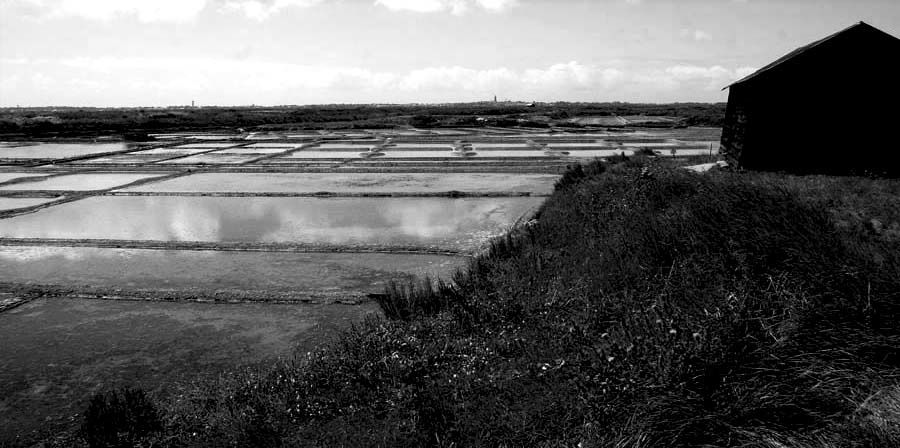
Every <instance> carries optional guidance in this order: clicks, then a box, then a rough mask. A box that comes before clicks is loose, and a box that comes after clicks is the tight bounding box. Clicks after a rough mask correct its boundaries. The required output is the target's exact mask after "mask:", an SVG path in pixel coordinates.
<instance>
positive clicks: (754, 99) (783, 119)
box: [721, 22, 900, 175]
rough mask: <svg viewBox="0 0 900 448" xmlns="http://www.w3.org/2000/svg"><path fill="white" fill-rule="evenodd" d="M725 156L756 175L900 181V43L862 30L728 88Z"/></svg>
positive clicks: (860, 27)
mask: <svg viewBox="0 0 900 448" xmlns="http://www.w3.org/2000/svg"><path fill="white" fill-rule="evenodd" d="M726 89H729V92H728V108H727V109H726V113H725V127H724V129H723V130H722V144H721V151H722V153H723V154H725V156H726V158H727V159H729V161H730V162H731V163H732V164H736V165H737V166H738V167H741V168H745V169H750V170H768V171H787V172H794V173H828V174H865V173H873V174H889V175H900V132H898V133H897V134H895V132H897V131H900V39H897V38H896V37H894V36H891V35H890V34H887V33H885V32H883V31H881V30H878V29H877V28H875V27H872V26H870V25H868V24H866V23H863V22H860V23H858V24H856V25H853V26H851V27H850V28H847V29H845V30H843V31H840V32H838V33H836V34H833V35H831V36H828V37H826V38H824V39H822V40H819V41H816V42H813V43H811V44H809V45H807V46H805V47H801V48H798V49H796V50H794V51H793V52H791V53H789V54H787V55H785V56H784V57H782V58H781V59H778V60H777V61H775V62H773V63H771V64H769V65H767V66H765V67H763V68H762V69H760V70H758V71H756V72H755V73H753V74H752V75H750V76H748V77H746V78H744V79H742V80H740V81H737V82H735V83H734V84H731V85H730V86H728V87H726Z"/></svg>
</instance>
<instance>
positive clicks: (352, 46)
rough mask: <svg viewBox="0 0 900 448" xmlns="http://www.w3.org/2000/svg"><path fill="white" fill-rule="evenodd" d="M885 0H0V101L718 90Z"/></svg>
mask: <svg viewBox="0 0 900 448" xmlns="http://www.w3.org/2000/svg"><path fill="white" fill-rule="evenodd" d="M861 20H862V21H865V22H867V23H869V24H871V25H873V26H876V27H878V28H880V29H882V30H884V31H886V32H888V33H891V34H893V35H895V36H900V1H898V0H0V106H16V105H21V106H96V107H101V106H114V107H118V106H175V105H187V104H190V103H191V101H195V102H196V104H197V105H222V106H225V105H251V104H255V105H287V104H334V103H445V102H469V101H484V100H490V99H492V98H493V97H494V95H496V96H497V97H498V98H499V99H500V100H521V101H547V102H549V101H585V102H588V101H591V102H593V101H604V102H605V101H627V102H649V103H667V102H718V101H726V100H727V92H723V91H722V88H723V87H725V86H727V85H728V84H729V83H731V82H733V81H735V80H737V79H740V78H742V77H743V76H746V75H748V74H750V73H752V72H753V71H754V70H755V69H756V68H759V67H762V66H764V65H765V64H767V63H769V62H771V61H772V60H774V59H776V58H778V57H780V56H782V55H783V54H785V53H787V52H789V51H790V50H792V49H794V48H796V47H799V46H802V45H805V44H807V43H809V42H812V41H814V40H817V39H820V38H822V37H824V36H826V35H829V34H831V33H834V32H836V31H839V30H841V29H843V28H846V27H848V26H850V25H852V24H854V23H856V22H858V21H861Z"/></svg>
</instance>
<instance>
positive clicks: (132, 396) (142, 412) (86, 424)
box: [80, 389, 162, 448]
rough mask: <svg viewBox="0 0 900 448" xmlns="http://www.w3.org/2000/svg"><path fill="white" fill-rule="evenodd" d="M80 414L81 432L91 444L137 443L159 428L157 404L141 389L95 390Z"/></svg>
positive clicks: (116, 444) (92, 445)
mask: <svg viewBox="0 0 900 448" xmlns="http://www.w3.org/2000/svg"><path fill="white" fill-rule="evenodd" d="M83 418H84V421H83V423H82V425H81V430H80V435H81V437H82V438H83V439H84V440H85V441H86V442H87V443H88V446H90V447H92V448H94V447H97V448H100V447H103V448H107V447H110V448H111V447H123V448H124V447H134V446H138V445H139V444H140V443H141V441H142V440H144V439H145V438H147V437H149V436H151V435H153V434H154V433H156V432H158V431H160V430H162V421H161V420H160V415H159V413H158V412H157V409H156V407H155V406H154V404H153V402H152V401H150V399H149V398H148V397H147V395H146V393H144V391H143V390H141V389H121V390H114V391H110V392H107V393H98V394H96V395H94V396H93V397H92V398H91V401H90V404H89V405H88V407H87V410H85V412H84V416H83Z"/></svg>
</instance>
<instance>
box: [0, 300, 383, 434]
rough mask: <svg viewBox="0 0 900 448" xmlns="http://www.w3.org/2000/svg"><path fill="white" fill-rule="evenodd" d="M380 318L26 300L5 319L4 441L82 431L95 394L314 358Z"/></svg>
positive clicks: (0, 361) (338, 312) (347, 312)
mask: <svg viewBox="0 0 900 448" xmlns="http://www.w3.org/2000/svg"><path fill="white" fill-rule="evenodd" d="M375 312H377V311H376V306H375V305H374V304H367V305H359V306H348V305H275V304H200V303H189V302H187V303H186V302H180V303H179V302H135V301H109V300H88V299H65V298H55V299H38V300H35V301H32V302H30V303H26V304H24V305H21V306H19V307H18V308H15V309H13V310H10V311H7V312H4V313H2V314H0V340H2V341H3V343H2V344H0V410H2V412H0V445H4V446H6V443H13V444H14V445H25V446H30V444H31V443H33V442H36V441H38V440H40V439H42V438H44V437H52V436H56V435H58V434H59V432H61V431H66V430H71V429H74V428H77V425H78V424H79V423H80V420H79V418H78V416H79V415H80V413H81V412H82V411H83V410H84V409H85V406H86V405H87V402H88V400H89V399H90V397H91V395H92V394H94V393H97V392H101V391H106V390H110V389H114V388H118V387H126V386H127V387H140V388H143V389H145V390H147V391H149V392H150V393H154V392H160V393H166V392H170V391H171V389H169V388H171V387H172V385H174V384H175V383H176V382H177V381H188V380H190V379H191V378H194V377H196V376H199V375H204V374H210V375H215V374H217V373H218V372H220V371H222V370H224V369H227V368H234V367H236V366H240V365H245V364H249V363H254V362H259V361H262V360H264V359H268V358H272V357H279V356H285V357H287V356H291V354H292V353H294V350H295V349H296V350H297V351H299V352H301V353H305V352H307V351H310V350H312V349H313V348H314V347H316V346H317V345H319V344H320V343H323V342H325V341H328V340H330V339H331V338H332V337H334V335H335V334H336V333H337V332H338V331H339V330H341V329H344V328H346V327H348V326H349V325H350V324H351V323H352V322H358V321H360V320H362V319H363V318H364V317H365V316H366V315H368V314H370V313H375Z"/></svg>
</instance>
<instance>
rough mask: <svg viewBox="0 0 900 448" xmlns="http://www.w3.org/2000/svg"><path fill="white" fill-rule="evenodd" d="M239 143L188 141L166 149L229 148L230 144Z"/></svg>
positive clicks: (235, 144)
mask: <svg viewBox="0 0 900 448" xmlns="http://www.w3.org/2000/svg"><path fill="white" fill-rule="evenodd" d="M237 145H240V143H214V142H206V143H189V144H187V145H179V146H174V147H169V148H166V149H213V148H230V147H232V146H237Z"/></svg>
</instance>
